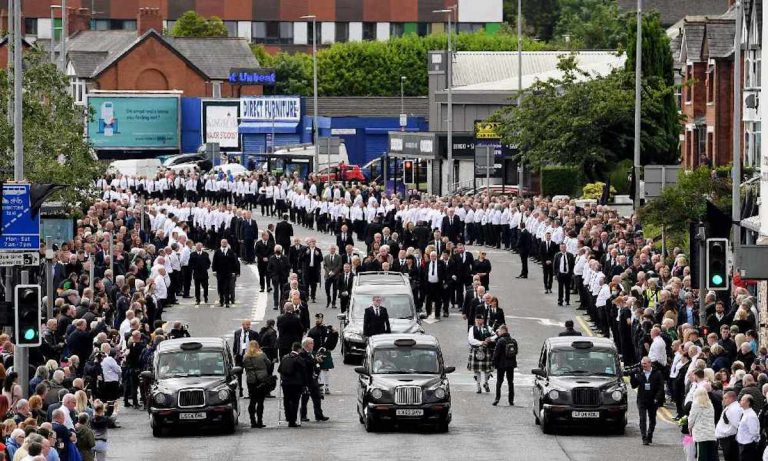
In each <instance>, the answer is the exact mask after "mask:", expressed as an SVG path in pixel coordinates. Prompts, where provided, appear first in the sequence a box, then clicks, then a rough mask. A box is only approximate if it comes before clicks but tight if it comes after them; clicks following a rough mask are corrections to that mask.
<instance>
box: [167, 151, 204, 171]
mask: <svg viewBox="0 0 768 461" xmlns="http://www.w3.org/2000/svg"><path fill="white" fill-rule="evenodd" d="M211 166H213V164H212V163H211V161H210V160H209V159H208V156H207V155H205V154H181V155H174V156H173V157H169V158H168V159H166V160H165V161H164V162H163V167H165V168H166V169H169V170H173V171H175V172H179V171H184V170H187V171H194V170H198V171H208V170H210V169H211Z"/></svg>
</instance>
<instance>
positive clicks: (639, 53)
mask: <svg viewBox="0 0 768 461" xmlns="http://www.w3.org/2000/svg"><path fill="white" fill-rule="evenodd" d="M635 46H636V47H637V49H636V50H635V146H634V162H633V163H634V172H635V210H637V209H638V208H640V127H641V125H640V107H641V104H642V88H643V82H642V78H643V65H642V64H643V0H637V44H636V45H635Z"/></svg>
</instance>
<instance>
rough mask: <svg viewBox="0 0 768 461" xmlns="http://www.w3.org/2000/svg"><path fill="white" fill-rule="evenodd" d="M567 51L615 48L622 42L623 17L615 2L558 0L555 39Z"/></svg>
mask: <svg viewBox="0 0 768 461" xmlns="http://www.w3.org/2000/svg"><path fill="white" fill-rule="evenodd" d="M566 35H567V36H569V37H570V48H571V49H603V50H607V49H611V50H613V49H617V48H619V47H620V46H621V45H622V44H623V43H625V41H626V35H627V26H626V17H625V16H623V15H621V14H619V9H618V5H617V3H616V1H615V0H560V16H559V18H558V21H557V24H556V26H555V40H556V41H558V42H564V40H565V39H564V37H565V36H566Z"/></svg>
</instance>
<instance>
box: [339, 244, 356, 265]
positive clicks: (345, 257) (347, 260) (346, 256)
mask: <svg viewBox="0 0 768 461" xmlns="http://www.w3.org/2000/svg"><path fill="white" fill-rule="evenodd" d="M354 252H355V248H354V247H353V246H352V245H347V246H346V247H344V253H343V254H342V255H341V262H342V264H349V265H350V266H351V265H352V258H353V257H354V256H355V253H354ZM339 253H341V247H339Z"/></svg>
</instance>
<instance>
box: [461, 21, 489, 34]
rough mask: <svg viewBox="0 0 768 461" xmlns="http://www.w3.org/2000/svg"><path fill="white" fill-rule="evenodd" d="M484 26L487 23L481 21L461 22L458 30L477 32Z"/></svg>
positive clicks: (466, 32)
mask: <svg viewBox="0 0 768 461" xmlns="http://www.w3.org/2000/svg"><path fill="white" fill-rule="evenodd" d="M484 26H485V24H483V23H481V22H460V23H459V27H458V32H459V33H460V34H471V33H472V32H477V31H478V30H480V29H482V28H483V27H484Z"/></svg>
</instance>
